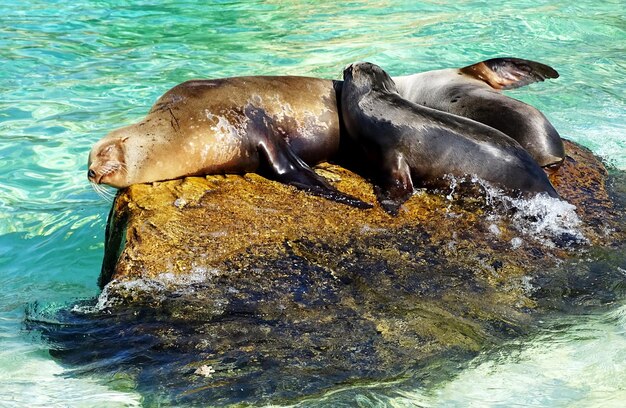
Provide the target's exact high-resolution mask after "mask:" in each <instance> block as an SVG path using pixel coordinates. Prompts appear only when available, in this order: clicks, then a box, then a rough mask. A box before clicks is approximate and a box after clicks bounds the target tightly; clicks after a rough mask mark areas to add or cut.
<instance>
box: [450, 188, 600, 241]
mask: <svg viewBox="0 0 626 408" xmlns="http://www.w3.org/2000/svg"><path fill="white" fill-rule="evenodd" d="M446 179H447V180H448V181H449V182H450V189H451V190H450V192H449V194H448V195H447V196H446V198H447V199H448V200H450V201H452V200H453V199H454V198H455V193H457V192H462V191H465V190H466V187H467V184H468V183H471V187H469V188H470V189H471V190H472V191H474V190H475V188H474V187H478V188H479V189H480V190H481V192H482V194H483V197H484V200H485V207H486V208H487V209H488V216H487V220H488V221H494V222H495V221H498V220H501V219H503V218H505V217H506V218H508V219H509V222H510V224H511V227H512V228H513V229H514V230H516V231H518V232H519V233H520V235H521V236H523V237H527V238H529V239H531V240H534V241H537V242H540V243H542V244H544V245H547V246H549V247H554V246H557V245H558V246H565V247H571V246H577V245H581V244H586V243H588V240H587V238H586V237H585V236H584V234H583V232H582V230H581V227H582V225H583V223H582V221H581V219H580V217H578V214H576V206H575V205H572V204H570V203H568V202H567V201H565V200H562V199H559V198H555V197H550V196H548V195H547V194H545V193H539V194H536V195H534V196H532V197H512V196H510V195H508V194H507V193H506V192H504V191H503V190H502V189H500V188H497V187H495V186H493V185H491V184H490V183H488V182H486V181H485V180H482V179H480V178H478V177H476V176H471V177H469V176H468V177H460V178H459V177H453V176H446ZM521 243H522V238H521V237H516V238H513V239H512V240H511V246H512V247H513V248H516V247H519V246H520V245H521Z"/></svg>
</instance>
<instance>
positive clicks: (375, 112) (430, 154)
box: [341, 63, 558, 214]
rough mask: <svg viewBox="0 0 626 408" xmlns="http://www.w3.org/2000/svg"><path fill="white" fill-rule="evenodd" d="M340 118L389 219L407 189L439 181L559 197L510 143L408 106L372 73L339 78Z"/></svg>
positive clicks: (354, 69) (476, 126) (460, 120)
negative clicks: (449, 178)
mask: <svg viewBox="0 0 626 408" xmlns="http://www.w3.org/2000/svg"><path fill="white" fill-rule="evenodd" d="M341 110H342V117H343V120H344V123H345V126H346V130H347V133H348V136H349V137H350V138H351V139H353V140H354V141H355V143H356V144H357V145H359V146H361V147H362V148H363V150H364V152H365V158H366V160H367V161H368V162H370V163H372V164H371V166H374V167H375V169H376V172H377V173H378V175H377V176H376V177H375V178H376V180H375V183H376V185H377V195H378V198H379V200H380V202H381V205H382V206H383V207H384V208H385V209H386V210H387V211H388V212H390V213H392V214H393V213H395V212H397V209H398V208H399V206H400V205H401V204H402V203H403V202H404V201H406V200H407V199H408V198H409V197H410V196H411V195H412V194H413V186H414V184H416V183H419V184H421V185H424V186H438V185H441V184H442V181H443V178H444V176H445V175H453V176H465V175H475V176H477V177H479V178H481V179H483V180H485V181H487V182H489V183H492V184H494V185H496V186H498V187H502V188H504V189H506V190H509V191H513V192H516V193H520V194H527V193H546V194H548V195H549V196H551V197H558V194H557V193H556V191H555V190H554V188H553V187H552V185H551V184H550V181H549V180H548V177H547V176H546V174H545V172H544V171H543V170H542V169H541V167H539V165H538V164H537V163H536V162H535V160H534V159H533V158H532V157H531V156H530V154H529V153H528V152H527V151H526V150H525V149H524V148H523V147H522V146H521V145H520V144H519V143H518V142H516V141H515V140H513V139H512V138H510V137H508V136H507V135H505V134H503V133H502V132H500V131H498V130H496V129H493V128H491V127H489V126H485V125H483V124H481V123H478V122H476V121H473V120H470V119H467V118H464V117H461V116H457V115H452V114H450V113H446V112H442V111H438V110H435V109H431V108H428V107H425V106H422V105H418V104H415V103H413V102H410V101H408V100H406V99H404V98H402V97H401V96H400V95H399V94H398V93H397V89H396V86H395V84H394V82H393V80H392V79H391V78H390V77H389V76H388V75H387V73H386V72H385V71H383V70H382V69H381V68H380V67H378V66H377V65H373V64H370V63H357V64H352V65H350V66H348V67H347V68H346V69H345V70H344V83H343V88H342V96H341Z"/></svg>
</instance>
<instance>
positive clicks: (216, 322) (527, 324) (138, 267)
mask: <svg viewBox="0 0 626 408" xmlns="http://www.w3.org/2000/svg"><path fill="white" fill-rule="evenodd" d="M566 149H567V153H568V157H567V160H566V162H565V164H564V165H563V167H562V168H561V169H560V170H559V171H558V172H557V173H556V174H553V175H552V176H551V179H552V181H553V184H554V185H555V187H556V189H557V191H558V192H559V194H560V195H561V196H562V197H563V199H564V200H567V202H568V203H569V204H567V203H565V202H562V201H559V200H555V199H550V198H546V197H542V198H536V199H532V200H512V199H508V198H506V197H503V196H501V195H499V194H498V193H497V192H495V191H494V190H493V189H491V188H487V190H486V193H484V194H482V195H472V194H467V189H468V188H470V189H471V188H472V187H468V185H467V183H464V182H463V181H462V180H456V181H455V182H456V183H457V184H456V187H455V188H454V189H452V190H451V191H445V192H438V193H433V192H426V191H420V192H418V193H416V194H415V195H414V197H412V198H411V199H410V200H409V201H408V202H407V203H406V204H405V205H404V206H403V208H402V209H401V211H400V213H399V214H398V216H396V217H392V216H389V215H388V214H386V213H385V212H384V211H383V210H382V209H381V208H380V207H379V206H378V205H377V204H375V203H376V200H375V197H374V194H373V191H372V186H371V184H369V183H368V182H367V181H366V180H363V179H362V178H360V177H359V176H357V175H355V174H354V173H351V172H350V171H348V170H346V169H344V168H341V167H339V166H336V165H330V164H324V165H321V166H319V167H317V168H316V170H317V171H318V172H319V173H321V174H322V175H323V176H324V177H326V178H327V179H329V180H331V181H332V182H333V183H334V184H335V186H336V187H337V188H338V189H339V190H341V191H344V192H346V193H348V194H351V195H354V196H356V197H359V198H361V199H362V200H364V201H366V202H370V203H372V204H375V206H374V208H372V209H370V210H360V209H355V208H351V207H348V206H345V205H342V204H338V203H335V202H332V201H329V200H326V199H323V198H319V197H315V196H311V195H309V194H307V193H305V192H302V191H299V190H296V189H294V188H291V187H289V186H285V185H282V184H279V183H276V182H273V181H270V180H267V179H264V178H262V177H260V176H257V175H255V174H249V175H245V176H212V177H206V178H187V179H183V180H174V181H169V182H163V183H155V184H153V185H134V186H131V187H130V188H128V189H126V190H124V191H121V192H120V193H119V194H118V196H117V198H116V200H115V202H114V204H113V207H112V210H111V213H110V216H109V224H108V228H107V233H106V246H105V258H104V263H103V268H102V274H101V277H100V284H101V286H102V287H103V293H102V295H101V296H100V298H99V299H98V303H97V305H96V306H95V307H93V305H92V306H90V307H86V306H83V307H77V308H75V310H74V311H72V312H68V315H71V319H73V326H72V328H70V329H68V328H67V327H66V328H65V329H64V330H49V332H50V333H53V332H54V333H56V334H50V333H48V334H49V336H51V337H52V338H54V341H55V342H56V343H62V344H63V349H60V348H59V349H58V350H57V351H56V352H55V354H56V355H57V356H59V357H60V358H61V359H65V361H69V362H72V363H73V364H74V367H77V370H78V371H80V372H85V373H94V372H98V373H101V372H109V373H110V374H111V375H112V378H113V380H112V381H114V379H115V378H116V376H120V375H122V374H121V373H124V374H123V375H124V376H130V377H131V378H132V381H134V382H136V383H138V384H139V385H138V386H139V389H140V390H144V391H145V392H146V400H147V401H148V402H150V401H157V402H159V403H161V402H163V401H170V402H171V401H174V402H175V403H189V404H193V403H197V404H207V403H211V404H217V405H219V404H226V403H234V402H245V403H259V402H268V401H285V400H291V399H293V398H301V397H304V396H310V395H313V394H316V393H320V392H323V391H325V390H329V389H336V388H338V387H345V386H347V385H353V384H358V383H363V382H369V381H373V380H376V381H387V380H394V379H398V378H401V377H402V376H407V375H416V373H417V372H419V370H420V369H421V368H423V367H425V366H426V364H430V363H432V362H433V361H436V360H437V359H438V358H440V357H441V356H448V357H449V356H451V355H454V356H466V355H473V354H474V353H476V352H477V351H479V350H482V349H484V348H485V347H487V346H489V345H491V344H496V343H499V342H501V341H503V340H504V339H506V338H509V337H510V336H514V335H519V334H523V333H527V332H528V331H529V330H530V329H532V327H534V326H535V324H536V322H537V321H538V318H537V316H540V315H542V314H545V313H546V312H547V311H548V310H549V309H555V308H558V307H559V304H560V303H559V302H561V301H562V299H563V297H564V296H566V297H567V296H568V294H571V293H572V291H574V290H575V291H578V292H577V293H586V292H585V290H586V288H585V287H581V285H583V286H584V285H587V283H588V281H587V280H588V279H589V275H587V276H580V279H577V280H575V281H572V280H571V279H570V280H568V279H569V278H568V276H567V273H566V272H564V271H565V270H566V268H563V267H561V268H558V271H557V269H555V268H554V267H555V266H556V265H559V264H563V262H567V261H568V260H571V262H578V260H579V259H581V254H585V253H587V254H588V253H589V251H590V250H591V249H597V248H602V247H604V246H611V245H621V243H623V242H624V236H623V231H622V230H621V227H622V220H621V219H620V217H621V212H620V211H618V209H616V208H615V205H614V203H613V201H612V198H611V196H610V195H609V191H608V190H607V180H608V174H607V172H606V170H605V168H604V166H603V165H602V163H601V162H600V161H599V160H598V159H597V158H595V157H594V156H593V155H592V154H591V153H590V152H589V151H588V150H586V149H584V148H582V147H580V146H577V145H575V144H573V143H570V142H566ZM574 206H575V207H574ZM586 256H588V255H586ZM559 271H560V272H559ZM600 286H601V285H599V286H598V288H599V287H600ZM589 290H591V289H589ZM598 290H600V289H598ZM591 299H597V297H594V296H591ZM606 300H609V299H604V301H606ZM590 301H591V302H593V300H590ZM68 319H69V317H68ZM86 330H87V331H89V332H90V334H89V335H87V336H82V338H81V339H78V340H77V339H76V334H77V333H84V332H85V331H86ZM77 350H90V351H91V352H90V353H88V355H85V354H86V353H84V352H83V353H82V354H81V352H79V351H77ZM452 361H453V360H452ZM124 378H125V377H124Z"/></svg>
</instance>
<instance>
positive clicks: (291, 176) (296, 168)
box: [246, 109, 372, 209]
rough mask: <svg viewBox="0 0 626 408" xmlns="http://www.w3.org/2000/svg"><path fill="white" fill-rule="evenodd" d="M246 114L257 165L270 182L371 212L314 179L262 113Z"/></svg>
mask: <svg viewBox="0 0 626 408" xmlns="http://www.w3.org/2000/svg"><path fill="white" fill-rule="evenodd" d="M246 114H247V116H248V117H249V118H250V119H252V120H251V124H250V126H249V128H248V132H255V133H256V136H257V138H258V144H257V151H258V153H259V157H260V159H261V165H262V167H263V168H264V169H265V170H266V171H267V172H268V173H269V176H270V177H271V178H273V179H275V180H277V181H280V182H281V183H285V184H290V185H292V186H294V187H297V188H299V189H302V190H305V191H307V192H309V193H311V194H313V195H316V196H319V197H324V198H327V199H329V200H332V201H336V202H338V203H342V204H346V205H349V206H352V207H356V208H364V209H365V208H372V205H371V204H368V203H365V202H363V201H361V200H359V199H358V198H356V197H353V196H351V195H348V194H344V193H342V192H341V191H339V190H337V189H336V188H335V187H333V186H332V185H330V183H328V181H326V180H325V179H324V178H323V177H321V176H318V175H317V174H316V173H315V172H314V171H313V170H312V169H311V168H310V167H309V166H308V165H307V164H306V163H305V162H304V161H303V160H302V159H300V158H299V157H298V156H297V155H296V154H295V153H294V152H293V150H291V147H290V146H289V144H288V143H287V142H286V141H285V139H284V138H283V137H282V136H281V135H280V134H278V132H274V131H273V129H272V124H271V119H270V118H268V117H267V115H265V114H264V113H263V112H260V111H259V110H256V109H255V112H246Z"/></svg>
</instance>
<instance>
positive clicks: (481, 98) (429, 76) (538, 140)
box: [393, 58, 565, 169]
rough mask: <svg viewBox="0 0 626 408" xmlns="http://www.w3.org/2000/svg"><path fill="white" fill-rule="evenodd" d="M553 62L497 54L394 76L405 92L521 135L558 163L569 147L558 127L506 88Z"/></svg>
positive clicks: (543, 160) (540, 158)
mask: <svg viewBox="0 0 626 408" xmlns="http://www.w3.org/2000/svg"><path fill="white" fill-rule="evenodd" d="M558 76H559V74H558V73H557V72H556V71H555V70H554V69H553V68H551V67H549V66H547V65H544V64H541V63H539V62H535V61H529V60H524V59H520V58H494V59H489V60H486V61H482V62H479V63H477V64H473V65H469V66H467V67H464V68H460V69H441V70H436V71H428V72H423V73H419V74H414V75H408V76H401V77H394V78H393V81H394V82H395V84H396V86H397V88H398V92H399V93H400V95H402V97H403V98H405V99H408V100H410V101H412V102H415V103H418V104H421V105H424V106H428V107H429V108H434V109H437V110H441V111H444V112H449V113H454V114H455V115H459V116H464V117H466V118H470V119H473V120H475V121H477V122H480V123H483V124H485V125H487V126H491V127H493V128H495V129H498V130H499V131H501V132H503V133H505V134H507V135H508V136H510V137H512V138H513V139H515V140H517V141H518V142H519V143H520V144H521V145H522V146H523V147H524V148H525V149H526V150H527V151H528V152H529V153H530V154H531V156H533V157H534V158H535V160H536V161H537V163H539V165H540V166H542V167H547V168H550V169H555V168H558V167H559V166H560V165H561V163H563V160H564V159H565V149H564V147H563V142H562V140H561V137H560V136H559V134H558V132H557V131H556V129H554V127H553V126H552V124H551V123H550V122H549V121H548V119H547V118H546V117H545V116H544V115H543V114H542V113H541V112H540V111H539V110H537V109H536V108H534V107H533V106H530V105H528V104H526V103H524V102H521V101H518V100H517V99H513V98H510V97H508V96H506V95H503V94H501V93H500V92H499V91H500V90H507V89H514V88H519V87H521V86H524V85H528V84H531V83H534V82H539V81H543V80H544V79H546V78H558Z"/></svg>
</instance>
